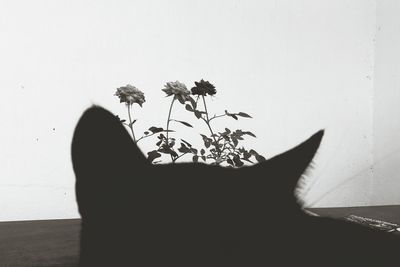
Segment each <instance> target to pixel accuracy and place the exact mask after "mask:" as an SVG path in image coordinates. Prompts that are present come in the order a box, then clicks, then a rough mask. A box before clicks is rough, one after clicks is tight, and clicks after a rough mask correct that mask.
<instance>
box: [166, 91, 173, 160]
mask: <svg viewBox="0 0 400 267" xmlns="http://www.w3.org/2000/svg"><path fill="white" fill-rule="evenodd" d="M174 102H175V96H174V98H173V99H172V101H171V105H170V106H169V112H168V119H167V141H166V144H167V147H168V143H169V137H168V136H169V123H170V122H171V113H172V107H173V105H174ZM170 156H171V160H172V163H174V162H175V161H174V158H173V157H172V155H171V154H170Z"/></svg>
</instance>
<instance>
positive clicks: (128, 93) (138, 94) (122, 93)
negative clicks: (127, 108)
mask: <svg viewBox="0 0 400 267" xmlns="http://www.w3.org/2000/svg"><path fill="white" fill-rule="evenodd" d="M115 95H116V96H117V97H118V98H119V101H120V102H121V103H126V104H127V105H132V104H133V103H137V104H139V106H142V104H143V103H144V102H145V101H146V100H145V99H144V93H143V92H142V91H140V90H139V89H137V88H136V87H135V86H133V85H130V84H128V85H126V86H122V87H120V88H117V92H116V93H115Z"/></svg>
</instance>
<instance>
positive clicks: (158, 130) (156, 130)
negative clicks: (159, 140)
mask: <svg viewBox="0 0 400 267" xmlns="http://www.w3.org/2000/svg"><path fill="white" fill-rule="evenodd" d="M149 131H150V132H152V133H159V132H162V131H164V129H163V128H161V127H154V126H152V127H150V128H149Z"/></svg>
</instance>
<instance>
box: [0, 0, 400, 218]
mask: <svg viewBox="0 0 400 267" xmlns="http://www.w3.org/2000/svg"><path fill="white" fill-rule="evenodd" d="M399 11H400V6H399V4H398V3H397V2H396V1H394V0H393V1H373V0H353V1H344V0H343V1H342V0H340V1H328V0H324V1H321V0H303V1H295V0H283V1H249V0H246V1H244V0H235V1H233V0H229V1H228V0H224V1H205V0H202V1H195V0H190V1H188V0H174V1H171V0H170V1H162V0H146V1H104V0H103V1H72V0H69V1H43V0H38V1H4V0H3V1H1V2H0V36H1V42H0V59H1V60H0V88H1V97H0V124H1V127H0V129H1V130H0V162H1V168H0V220H3V221H5V220H28V219H47V218H73V217H78V216H79V214H78V213H77V208H76V203H75V195H74V194H75V193H74V174H73V171H72V166H71V161H70V142H71V138H72V133H73V129H74V127H75V124H76V122H77V120H78V119H79V116H80V115H81V113H82V112H83V111H84V109H85V108H87V107H89V106H90V105H91V104H99V105H102V106H104V107H106V108H108V109H110V110H111V111H112V112H114V113H116V114H119V115H120V116H121V117H125V116H126V115H125V114H126V110H125V107H124V106H123V105H121V104H119V102H118V99H117V98H116V97H115V96H113V94H114V93H115V90H116V88H117V87H120V86H123V85H126V84H128V83H130V84H133V85H135V86H137V87H138V88H139V89H141V90H142V91H144V92H145V94H146V99H147V102H146V103H145V104H144V106H143V108H139V107H138V106H135V109H134V114H135V117H136V118H138V122H137V129H136V130H137V132H138V133H139V132H143V131H144V130H146V129H147V128H148V127H150V126H153V125H156V126H165V120H166V112H167V109H168V105H169V100H170V99H168V98H165V95H164V93H163V92H161V89H162V88H163V85H164V84H165V82H167V81H175V80H179V81H181V82H184V83H186V84H187V85H188V87H190V86H192V84H193V81H197V80H200V79H202V78H204V79H206V80H209V81H211V82H212V83H214V84H215V85H216V87H217V90H218V93H217V95H216V97H215V98H214V99H213V100H212V101H211V102H210V107H209V108H210V110H211V112H212V113H220V112H223V111H224V110H225V109H228V110H230V111H232V112H233V111H244V112H247V113H249V114H251V115H252V116H253V117H254V118H253V119H248V120H241V121H239V122H235V121H231V120H229V119H228V120H221V121H220V122H219V123H217V124H216V125H215V127H216V128H219V129H221V128H222V129H223V128H224V127H225V126H226V125H227V126H232V127H237V128H242V129H246V130H251V131H252V132H254V133H255V134H256V135H257V136H258V138H257V139H254V140H249V141H248V142H247V143H246V144H247V145H248V146H249V147H252V148H255V149H256V150H257V151H259V152H260V153H262V154H263V155H264V156H266V157H270V156H273V155H275V154H278V153H281V152H283V151H285V150H286V149H289V148H291V147H292V146H294V145H296V144H298V143H299V142H301V141H303V140H304V139H306V138H307V137H308V136H310V135H311V134H312V133H314V132H315V131H317V130H319V129H321V128H324V129H326V135H325V138H324V140H323V143H322V147H321V149H320V151H319V153H318V155H317V158H316V159H315V168H314V170H313V172H312V174H311V175H310V176H309V177H308V179H307V180H306V184H305V185H304V187H303V189H302V193H301V195H302V197H303V198H304V200H305V202H306V205H308V206H354V205H372V204H399V203H400V194H398V192H399V191H400V190H399V189H400V182H399V181H398V179H397V173H398V171H399V167H398V166H399V164H397V163H398V160H399V157H400V155H399V153H398V150H397V149H398V148H397V146H398V144H399V142H398V140H399V133H400V131H399V130H400V129H399V128H400V121H399V119H398V118H399V117H398V114H399V108H398V105H397V101H398V100H399V98H400V95H399V94H400V93H399V89H398V86H399V81H400V80H399V74H397V70H398V69H399V64H400V63H399V62H400V59H399V57H400V54H399V52H398V47H399V44H400V39H399V38H400V19H398V16H397V14H399ZM179 108H180V107H177V109H176V110H174V114H175V116H176V118H177V119H179V118H185V119H187V118H188V117H186V115H185V114H184V112H183V110H182V109H179ZM203 127H204V126H203ZM179 129H182V128H179ZM196 129H197V130H195V131H189V130H188V129H182V131H183V133H184V134H185V138H187V139H189V140H192V141H193V142H198V141H200V137H199V135H198V133H200V132H205V133H206V132H207V129H206V128H201V125H200V124H199V125H198V128H196ZM151 145H152V143H151V142H143V143H142V144H141V148H142V149H143V150H144V151H149V150H150V149H151V148H152V146H151Z"/></svg>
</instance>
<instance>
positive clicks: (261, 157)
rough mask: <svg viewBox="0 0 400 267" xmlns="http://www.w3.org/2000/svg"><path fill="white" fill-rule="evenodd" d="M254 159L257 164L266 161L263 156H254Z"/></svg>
mask: <svg viewBox="0 0 400 267" xmlns="http://www.w3.org/2000/svg"><path fill="white" fill-rule="evenodd" d="M255 157H256V160H257V161H258V162H263V161H265V160H266V159H265V158H264V157H263V156H261V155H256V156H255Z"/></svg>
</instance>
